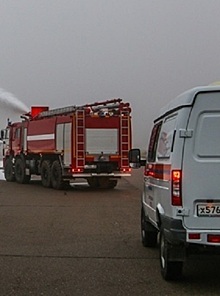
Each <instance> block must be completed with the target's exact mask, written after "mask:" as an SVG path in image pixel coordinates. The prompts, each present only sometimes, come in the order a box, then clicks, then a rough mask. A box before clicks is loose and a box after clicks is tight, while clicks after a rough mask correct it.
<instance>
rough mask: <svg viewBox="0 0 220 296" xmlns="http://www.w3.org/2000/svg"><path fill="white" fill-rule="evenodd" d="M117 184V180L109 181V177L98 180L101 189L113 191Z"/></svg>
mask: <svg viewBox="0 0 220 296" xmlns="http://www.w3.org/2000/svg"><path fill="white" fill-rule="evenodd" d="M117 182H118V181H117V180H110V179H109V177H99V178H98V183H99V188H102V189H113V188H114V187H115V186H116V185H117Z"/></svg>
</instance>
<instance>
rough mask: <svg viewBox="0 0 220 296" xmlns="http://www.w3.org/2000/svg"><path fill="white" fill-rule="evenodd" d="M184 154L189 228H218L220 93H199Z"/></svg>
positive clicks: (219, 224) (219, 211)
mask: <svg viewBox="0 0 220 296" xmlns="http://www.w3.org/2000/svg"><path fill="white" fill-rule="evenodd" d="M187 130H188V131H187V133H188V137H186V138H185V146H184V155H183V174H182V175H183V177H182V200H183V207H184V208H185V209H186V210H187V211H186V213H188V214H187V215H186V216H184V224H185V226H186V228H188V229H220V220H219V218H220V92H205V93H199V94H198V95H197V97H196V99H195V102H194V105H193V108H192V111H191V115H190V118H189V123H188V128H187Z"/></svg>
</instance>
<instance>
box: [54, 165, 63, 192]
mask: <svg viewBox="0 0 220 296" xmlns="http://www.w3.org/2000/svg"><path fill="white" fill-rule="evenodd" d="M51 184H52V187H53V188H54V189H58V190H60V189H63V187H64V185H65V184H64V181H63V179H62V168H61V165H60V162H59V161H58V160H55V161H54V162H53V164H52V166H51Z"/></svg>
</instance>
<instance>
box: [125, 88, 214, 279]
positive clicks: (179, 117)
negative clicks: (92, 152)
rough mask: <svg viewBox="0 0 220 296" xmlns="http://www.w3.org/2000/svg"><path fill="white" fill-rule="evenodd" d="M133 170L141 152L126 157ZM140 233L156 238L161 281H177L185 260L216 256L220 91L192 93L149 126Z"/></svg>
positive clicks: (146, 240) (151, 241) (150, 243)
mask: <svg viewBox="0 0 220 296" xmlns="http://www.w3.org/2000/svg"><path fill="white" fill-rule="evenodd" d="M130 162H131V166H132V167H135V166H136V167H138V166H140V162H141V161H140V151H139V149H132V150H131V151H130ZM141 230H142V231H141V233H142V242H143V245H144V246H145V247H154V246H156V244H157V236H158V233H159V234H160V235H159V244H160V263H161V273H162V276H163V278H164V279H165V280H174V279H177V278H179V277H180V276H181V275H182V267H183V262H184V259H185V258H186V255H188V254H191V253H192V252H193V251H196V252H197V253H198V252H200V251H204V250H211V252H212V253H214V252H215V251H217V253H218V251H219V250H220V86H219V87H218V86H209V87H197V88H194V89H191V90H189V91H187V92H185V93H183V94H182V95H180V96H178V97H177V98H176V99H175V100H173V101H171V102H170V103H169V104H168V105H167V106H166V107H165V108H163V109H162V110H161V112H160V114H159V115H158V117H157V118H156V119H155V121H154V126H153V129H152V132H151V137H150V140H149V146H148V154H147V160H146V166H145V171H144V190H143V195H142V209H141Z"/></svg>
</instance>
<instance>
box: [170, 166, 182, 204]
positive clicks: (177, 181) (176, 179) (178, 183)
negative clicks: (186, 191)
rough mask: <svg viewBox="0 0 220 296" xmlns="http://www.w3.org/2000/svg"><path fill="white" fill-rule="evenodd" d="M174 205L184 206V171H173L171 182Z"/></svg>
mask: <svg viewBox="0 0 220 296" xmlns="http://www.w3.org/2000/svg"><path fill="white" fill-rule="evenodd" d="M171 196H172V200H171V203H172V206H182V171H181V170H173V171H172V183H171Z"/></svg>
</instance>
